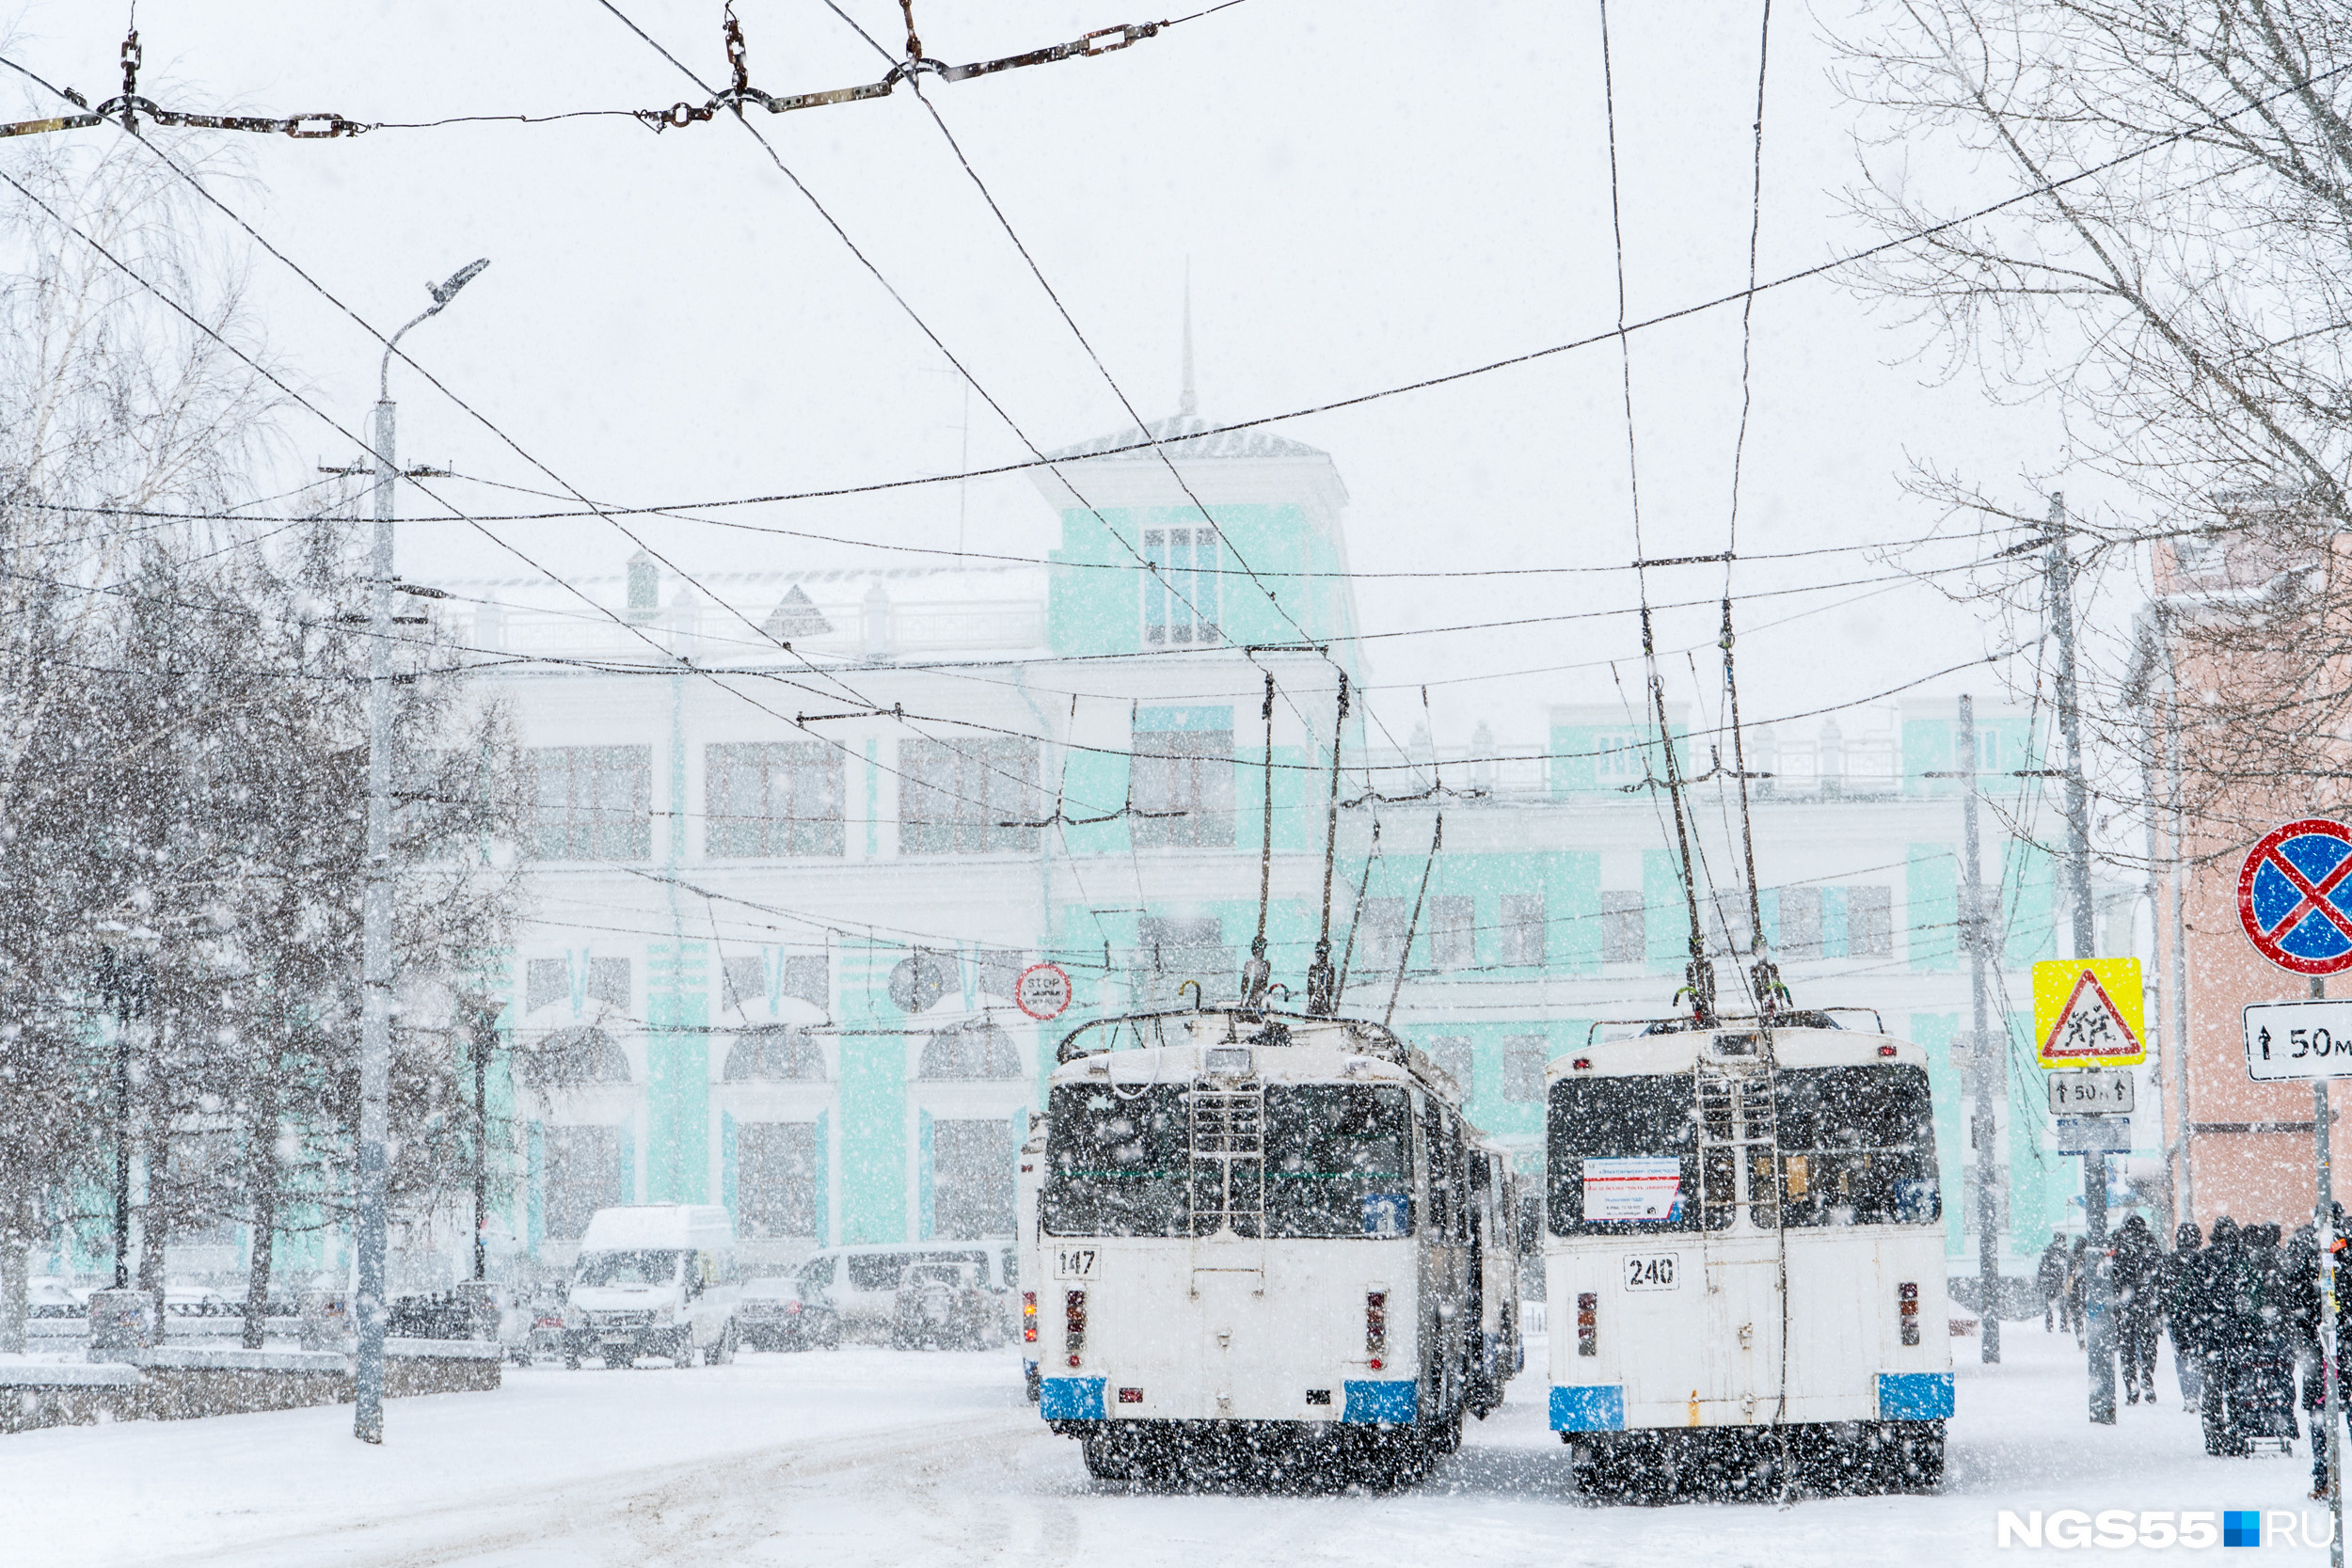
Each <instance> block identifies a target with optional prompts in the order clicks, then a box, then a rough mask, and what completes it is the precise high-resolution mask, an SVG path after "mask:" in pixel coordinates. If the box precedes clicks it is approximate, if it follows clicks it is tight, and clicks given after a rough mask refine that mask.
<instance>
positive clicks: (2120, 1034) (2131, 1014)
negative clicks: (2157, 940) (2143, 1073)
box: [2033, 958, 2148, 1068]
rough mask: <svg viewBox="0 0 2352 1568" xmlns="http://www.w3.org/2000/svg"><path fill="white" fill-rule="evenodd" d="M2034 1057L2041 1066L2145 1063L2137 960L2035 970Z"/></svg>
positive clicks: (2072, 961)
mask: <svg viewBox="0 0 2352 1568" xmlns="http://www.w3.org/2000/svg"><path fill="white" fill-rule="evenodd" d="M2033 1031H2034V1039H2035V1042H2036V1043H2035V1046H2034V1055H2035V1058H2036V1059H2037V1060H2038V1061H2040V1062H2041V1064H2042V1066H2043V1067H2045V1068H2066V1067H2137V1066H2138V1065H2139V1064H2140V1063H2142V1062H2144V1061H2146V1060H2147V1059H2148V1047H2147V1044H2146V1043H2145V1042H2146V1039H2147V1029H2146V1027H2145V1023H2144V1020H2143V1018H2142V1015H2141V1010H2140V990H2139V960H2138V959H2137V958H2054V959H2052V960H2050V961H2049V962H2047V963H2038V964H2036V965H2034V966H2033Z"/></svg>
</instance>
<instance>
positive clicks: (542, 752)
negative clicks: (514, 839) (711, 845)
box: [531, 746, 653, 861]
mask: <svg viewBox="0 0 2352 1568" xmlns="http://www.w3.org/2000/svg"><path fill="white" fill-rule="evenodd" d="M531 763H532V770H533V771H534V772H535V773H536V775H537V779H538V796H537V800H536V803H535V804H536V809H535V812H534V823H533V826H534V829H535V832H534V834H533V843H532V847H533V849H534V851H535V852H536V853H537V854H538V856H539V857H540V859H542V860H612V861H642V860H646V859H648V858H650V857H651V856H652V854H653V748H651V747H650V746H541V747H535V748H533V749H532V752H531Z"/></svg>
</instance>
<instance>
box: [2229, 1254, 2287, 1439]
mask: <svg viewBox="0 0 2352 1568" xmlns="http://www.w3.org/2000/svg"><path fill="white" fill-rule="evenodd" d="M2239 1236H2240V1241H2241V1243H2242V1244H2243V1246H2244V1248H2245V1258H2246V1265H2245V1268H2244V1269H2243V1270H2242V1272H2241V1276H2240V1277H2241V1279H2242V1280H2243V1285H2242V1286H2241V1294H2240V1297H2239V1306H2238V1313H2239V1316H2240V1318H2241V1319H2242V1320H2243V1322H2244V1325H2245V1337H2246V1347H2247V1354H2246V1360H2245V1363H2244V1366H2243V1369H2242V1370H2241V1372H2240V1374H2239V1375H2240V1376H2241V1377H2242V1379H2243V1380H2244V1393H2243V1408H2244V1412H2245V1419H2244V1421H2243V1422H2241V1424H2240V1428H2239V1430H2240V1431H2241V1432H2242V1433H2244V1434H2245V1435H2247V1436H2249V1437H2265V1438H2277V1439H2279V1440H2280V1441H2281V1442H2284V1443H2290V1444H2291V1443H2293V1442H2294V1441H2295V1439H2296V1437H2297V1436H2299V1435H2300V1434H2301V1433H2300V1431H2299V1429H2298V1428H2297V1426H2296V1419H2295V1350H2296V1340H2295V1310H2296V1304H2295V1292H2294V1289H2293V1286H2292V1284H2291V1283H2290V1281H2289V1279H2288V1275H2287V1261H2286V1253H2285V1251H2284V1250H2283V1249H2282V1248H2281V1247H2280V1245H2279V1227H2278V1225H2277V1224H2276V1223H2275V1222H2274V1223H2269V1224H2264V1225H2249V1226H2248V1227H2245V1228H2244V1229H2243V1230H2242V1231H2241V1232H2239Z"/></svg>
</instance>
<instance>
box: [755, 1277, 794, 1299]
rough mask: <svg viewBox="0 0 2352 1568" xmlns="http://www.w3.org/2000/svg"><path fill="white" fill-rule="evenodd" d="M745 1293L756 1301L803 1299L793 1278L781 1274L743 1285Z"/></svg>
mask: <svg viewBox="0 0 2352 1568" xmlns="http://www.w3.org/2000/svg"><path fill="white" fill-rule="evenodd" d="M743 1294H744V1295H745V1296H746V1297H749V1298H751V1299H753V1300H755V1301H798V1300H800V1299H801V1292H800V1288H799V1287H798V1286H796V1285H794V1284H793V1283H792V1281H791V1280H789V1279H786V1278H783V1277H782V1276H780V1275H779V1276H776V1277H773V1278H769V1279H755V1280H753V1281H752V1282H751V1283H749V1284H747V1285H745V1286H744V1287H743Z"/></svg>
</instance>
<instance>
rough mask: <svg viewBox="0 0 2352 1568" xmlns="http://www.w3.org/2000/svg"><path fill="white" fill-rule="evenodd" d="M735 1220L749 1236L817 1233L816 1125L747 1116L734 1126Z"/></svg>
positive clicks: (813, 1234)
mask: <svg viewBox="0 0 2352 1568" xmlns="http://www.w3.org/2000/svg"><path fill="white" fill-rule="evenodd" d="M735 1223H736V1227H737V1229H738V1231H739V1234H741V1235H743V1236H746V1237H752V1238H767V1237H774V1236H809V1237H814V1236H815V1235H816V1234H817V1128H816V1124H815V1123H813V1122H806V1121H747V1122H743V1123H740V1124H739V1125H738V1126H737V1128H736V1129H735Z"/></svg>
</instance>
